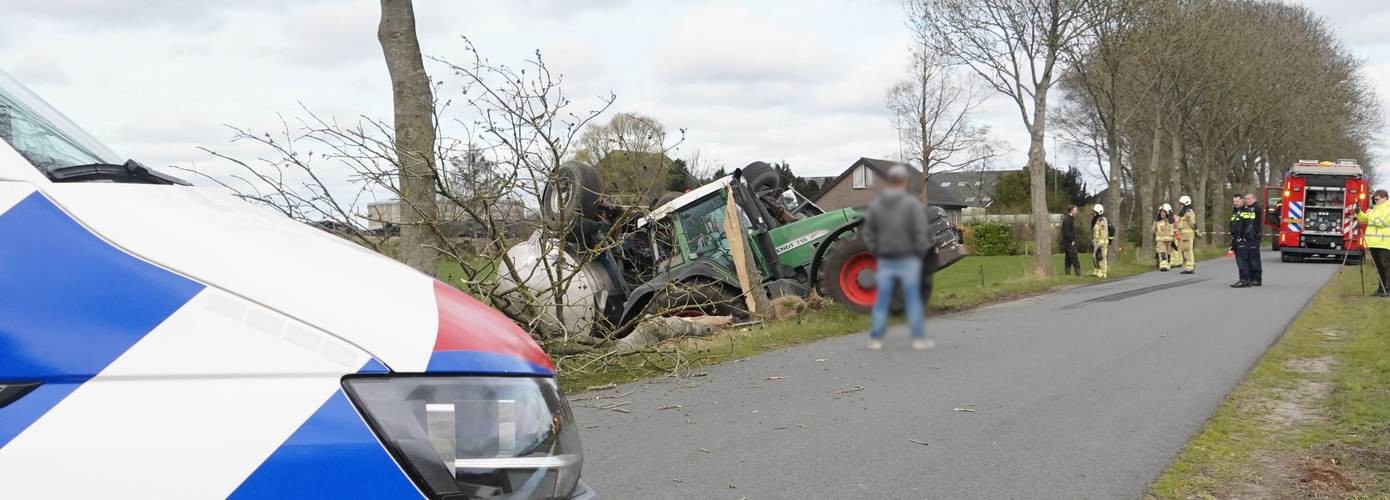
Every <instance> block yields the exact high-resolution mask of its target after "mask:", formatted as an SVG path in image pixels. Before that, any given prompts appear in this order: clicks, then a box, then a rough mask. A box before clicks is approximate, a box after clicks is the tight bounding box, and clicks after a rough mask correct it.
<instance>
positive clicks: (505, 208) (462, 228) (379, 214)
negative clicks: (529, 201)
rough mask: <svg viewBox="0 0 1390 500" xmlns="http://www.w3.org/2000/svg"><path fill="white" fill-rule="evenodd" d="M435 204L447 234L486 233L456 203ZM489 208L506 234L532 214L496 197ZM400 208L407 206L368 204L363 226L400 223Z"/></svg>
mask: <svg viewBox="0 0 1390 500" xmlns="http://www.w3.org/2000/svg"><path fill="white" fill-rule="evenodd" d="M436 204H437V207H438V210H439V222H440V224H441V226H442V227H443V228H445V229H444V232H445V233H446V234H447V235H449V236H468V237H478V238H480V237H484V236H486V235H485V234H483V233H484V232H485V231H484V230H485V228H483V227H482V226H481V225H480V224H477V223H475V222H474V221H473V220H472V218H471V217H469V216H468V215H467V213H465V212H464V210H463V208H462V207H460V206H458V204H456V203H454V202H452V201H449V200H447V199H439V200H437V201H436ZM490 209H491V211H492V213H491V215H490V218H491V219H492V220H495V221H497V222H498V225H499V226H505V227H506V228H507V231H508V232H509V233H511V232H514V231H515V230H516V228H517V227H518V225H520V224H522V223H524V222H525V221H526V220H529V219H532V218H533V217H532V215H534V214H533V212H534V211H533V210H532V209H530V208H528V207H526V205H525V204H523V203H521V202H520V201H517V200H505V199H503V200H498V201H496V202H495V203H493V204H492V207H490ZM403 210H408V207H407V206H406V205H405V203H403V202H401V201H400V200H392V201H382V202H376V203H368V204H367V213H366V214H365V215H363V217H364V218H366V219H367V229H368V230H380V229H386V228H389V227H394V226H400V225H401V221H402V220H403V219H402V217H401V214H402V211H403Z"/></svg>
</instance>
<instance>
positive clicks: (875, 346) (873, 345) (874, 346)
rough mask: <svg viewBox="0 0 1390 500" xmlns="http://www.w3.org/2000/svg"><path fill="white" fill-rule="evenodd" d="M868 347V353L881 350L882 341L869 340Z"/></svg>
mask: <svg viewBox="0 0 1390 500" xmlns="http://www.w3.org/2000/svg"><path fill="white" fill-rule="evenodd" d="M868 347H869V350H870V351H877V350H881V349H883V341H882V340H870V341H869V346H868Z"/></svg>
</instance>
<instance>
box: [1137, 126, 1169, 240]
mask: <svg viewBox="0 0 1390 500" xmlns="http://www.w3.org/2000/svg"><path fill="white" fill-rule="evenodd" d="M1162 151H1163V105H1162V104H1158V105H1155V106H1154V123H1153V145H1152V146H1150V148H1149V165H1148V167H1146V168H1145V172H1144V181H1143V183H1141V184H1140V186H1139V206H1138V207H1137V209H1136V210H1135V214H1136V215H1138V216H1139V224H1140V225H1139V234H1140V236H1141V237H1142V239H1140V245H1139V259H1140V260H1141V261H1142V260H1144V259H1147V258H1149V257H1150V256H1152V255H1153V253H1154V218H1153V217H1151V216H1150V214H1151V213H1152V212H1153V209H1154V190H1155V189H1156V188H1157V186H1158V165H1159V158H1160V157H1161V155H1162Z"/></svg>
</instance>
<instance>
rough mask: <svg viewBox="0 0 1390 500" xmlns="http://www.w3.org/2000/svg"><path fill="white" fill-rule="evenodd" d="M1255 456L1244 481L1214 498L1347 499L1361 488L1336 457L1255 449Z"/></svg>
mask: <svg viewBox="0 0 1390 500" xmlns="http://www.w3.org/2000/svg"><path fill="white" fill-rule="evenodd" d="M1254 458H1255V460H1254V467H1253V468H1252V469H1251V470H1249V471H1247V475H1246V477H1245V478H1244V481H1241V482H1240V483H1238V484H1235V485H1231V487H1230V489H1229V490H1228V491H1229V493H1226V494H1221V495H1219V496H1217V497H1216V498H1222V499H1247V498H1261V499H1263V498H1328V499H1331V498H1346V497H1348V496H1349V495H1351V494H1353V493H1355V492H1357V491H1360V489H1361V488H1360V486H1359V485H1358V484H1357V482H1356V481H1355V480H1353V479H1352V478H1351V477H1348V475H1347V473H1346V472H1344V469H1343V468H1342V464H1341V463H1340V462H1338V461H1337V460H1335V459H1331V458H1327V457H1322V456H1304V455H1298V454H1294V453H1287V452H1278V451H1263V452H1258V454H1257V455H1256V456H1255V457H1254ZM1209 498H1210V497H1209Z"/></svg>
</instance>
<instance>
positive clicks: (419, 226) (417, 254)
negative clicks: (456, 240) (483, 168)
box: [377, 0, 442, 275]
mask: <svg viewBox="0 0 1390 500" xmlns="http://www.w3.org/2000/svg"><path fill="white" fill-rule="evenodd" d="M377 39H378V40H379V41H380V42H381V52H382V54H383V55H384V56H385V57H386V69H387V71H389V72H390V73H391V93H392V102H393V104H394V106H395V110H396V111H395V137H396V157H397V158H399V159H400V169H401V175H400V178H399V182H400V194H401V199H402V200H403V201H405V205H407V206H408V207H409V209H408V210H402V212H401V245H400V250H399V251H400V258H401V261H403V262H405V264H406V265H408V266H410V267H413V268H415V269H418V270H419V271H420V272H423V273H426V274H429V275H434V273H435V272H437V271H438V266H439V264H438V262H439V252H440V249H441V247H442V243H441V241H440V238H439V237H438V236H437V235H436V234H435V233H434V231H431V230H430V229H429V228H427V227H424V224H425V223H427V222H428V221H433V220H436V219H438V208H437V205H436V204H435V202H434V185H435V183H436V181H437V180H438V178H437V176H436V162H437V159H436V158H435V156H434V154H435V149H434V138H435V130H434V121H433V120H434V113H433V111H434V110H433V101H434V99H433V95H432V93H431V89H430V77H429V75H428V74H426V73H425V63H424V60H423V57H422V56H421V55H420V40H419V39H418V38H417V37H416V35H415V7H414V6H413V5H412V4H411V0H381V23H380V24H379V25H378V26H377Z"/></svg>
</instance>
